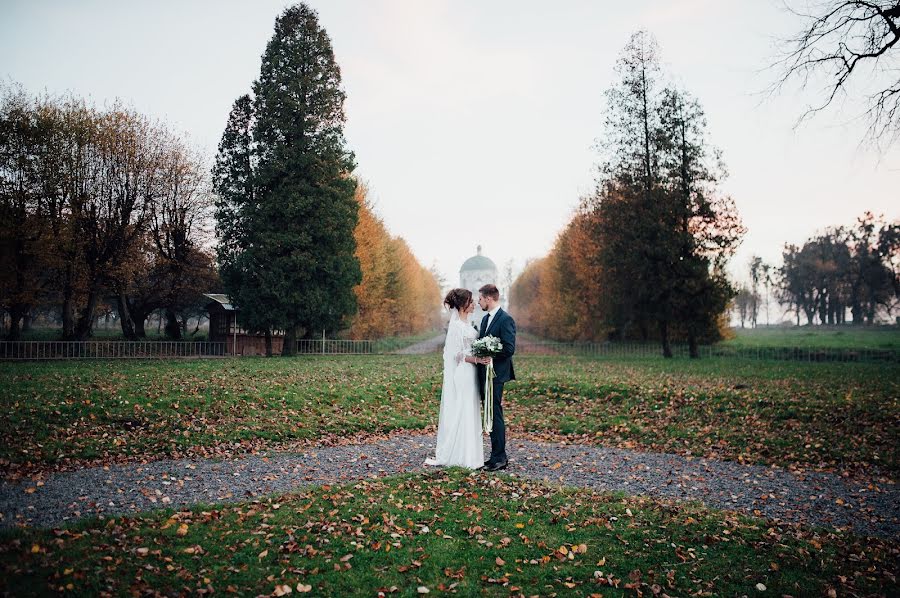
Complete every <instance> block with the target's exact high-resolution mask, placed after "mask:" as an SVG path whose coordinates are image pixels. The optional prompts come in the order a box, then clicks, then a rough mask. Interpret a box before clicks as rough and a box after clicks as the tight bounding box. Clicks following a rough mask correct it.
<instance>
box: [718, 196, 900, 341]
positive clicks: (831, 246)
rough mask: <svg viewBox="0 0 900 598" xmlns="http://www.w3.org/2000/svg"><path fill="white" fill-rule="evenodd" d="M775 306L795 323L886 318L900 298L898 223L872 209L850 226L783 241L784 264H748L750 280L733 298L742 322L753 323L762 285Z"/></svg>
mask: <svg viewBox="0 0 900 598" xmlns="http://www.w3.org/2000/svg"><path fill="white" fill-rule="evenodd" d="M770 286H772V287H773V294H774V295H775V298H776V300H777V301H778V303H779V304H781V305H782V306H784V307H785V308H786V309H787V310H788V313H793V314H794V316H795V317H796V322H797V325H798V326H799V325H800V323H801V321H802V320H805V323H806V324H807V325H813V324H844V323H846V322H847V314H848V312H849V314H850V321H851V322H852V323H853V324H857V325H858V324H869V325H871V324H874V323H875V321H876V318H877V317H878V316H879V315H884V316H887V317H890V316H891V315H892V314H893V312H894V310H895V309H896V307H897V302H898V299H900V224H898V223H896V222H893V223H891V222H887V221H886V220H885V219H884V218H883V217H876V216H875V215H874V214H872V213H871V212H866V213H865V214H863V216H861V217H860V218H859V219H858V220H857V222H856V225H855V226H853V227H842V226H840V227H832V228H829V229H826V230H825V231H824V232H823V233H821V234H819V235H816V236H814V237H812V238H810V239H808V240H807V241H806V242H805V243H803V245H802V246H798V245H791V244H789V245H786V246H785V248H784V251H783V253H782V266H781V267H780V268H777V269H776V268H774V267H772V266H771V265H769V264H765V263H764V262H762V260H760V259H759V258H756V257H755V258H753V259H751V262H750V284H749V285H744V286H743V287H742V288H741V290H740V292H739V293H738V296H737V297H736V298H735V311H736V314H737V316H738V318H739V320H740V322H741V326H743V325H744V323H745V321H749V322H750V324H751V325H752V326H755V325H756V323H757V317H758V310H759V305H760V302H761V301H760V299H761V292H760V290H761V289H760V287H762V288H763V289H764V290H765V291H766V294H767V295H768V289H769V287H770Z"/></svg>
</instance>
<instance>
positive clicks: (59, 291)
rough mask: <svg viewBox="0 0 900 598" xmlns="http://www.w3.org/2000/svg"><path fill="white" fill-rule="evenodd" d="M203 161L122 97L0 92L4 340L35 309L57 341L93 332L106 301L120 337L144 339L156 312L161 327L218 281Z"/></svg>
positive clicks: (188, 310)
mask: <svg viewBox="0 0 900 598" xmlns="http://www.w3.org/2000/svg"><path fill="white" fill-rule="evenodd" d="M206 173H207V167H206V166H205V165H204V164H203V160H202V159H201V158H200V157H199V156H198V154H197V153H196V152H194V151H193V150H192V149H191V148H190V147H189V146H188V144H187V143H186V141H185V140H184V139H183V138H182V137H180V136H178V135H176V134H174V133H172V132H171V131H169V130H168V129H166V127H164V126H163V125H161V124H159V123H156V122H154V121H152V120H151V119H149V118H147V117H145V116H142V115H140V114H137V113H136V112H134V111H133V110H130V109H128V108H126V107H124V106H122V105H120V104H116V105H113V106H112V107H110V108H107V109H102V110H101V109H98V108H96V107H94V106H91V105H89V104H88V103H86V102H85V101H83V100H81V99H78V98H75V97H65V98H56V97H50V96H43V97H31V96H29V95H28V94H26V93H25V92H24V91H22V90H21V89H19V88H17V87H5V88H3V89H2V98H0V264H2V266H0V308H2V309H3V310H4V311H5V312H6V314H7V315H8V317H9V321H10V327H9V330H8V338H10V339H13V340H15V339H18V338H19V336H20V333H21V325H22V322H23V321H27V320H28V318H30V317H31V316H33V315H34V314H35V313H37V312H40V311H47V312H52V313H55V314H58V315H59V316H60V319H61V322H62V337H63V338H64V339H68V340H72V339H76V340H84V339H86V338H88V337H90V336H91V333H92V328H93V325H94V322H95V314H96V312H97V310H98V308H99V307H100V306H103V305H109V304H111V305H114V306H115V308H116V310H117V311H118V312H119V314H120V316H121V317H120V322H121V326H122V332H123V334H124V335H125V336H126V337H127V338H129V339H136V338H141V337H143V336H144V335H145V332H144V322H145V320H146V318H147V316H148V315H149V314H150V313H151V312H153V311H155V310H162V311H163V312H164V313H165V316H166V327H165V329H166V334H167V335H168V336H169V337H170V338H175V339H177V338H181V336H182V335H183V333H184V330H185V324H186V320H187V317H188V316H190V315H194V314H195V313H196V311H197V309H198V305H202V295H201V293H202V292H204V291H205V290H206V289H209V288H210V287H214V286H216V285H217V284H218V283H217V277H216V273H215V268H214V264H213V258H212V255H211V252H210V251H208V250H207V249H205V246H204V241H205V239H206V236H205V227H204V223H205V221H206V220H207V218H208V216H209V208H210V206H211V203H212V202H211V195H210V190H209V186H208V184H207V183H208V181H207V179H208V177H207V174H206Z"/></svg>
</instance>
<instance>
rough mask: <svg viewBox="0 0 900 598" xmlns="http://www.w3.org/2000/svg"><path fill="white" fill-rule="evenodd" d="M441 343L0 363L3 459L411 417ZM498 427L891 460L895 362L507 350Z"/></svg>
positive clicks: (334, 435) (286, 434) (292, 436)
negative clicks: (512, 378)
mask: <svg viewBox="0 0 900 598" xmlns="http://www.w3.org/2000/svg"><path fill="white" fill-rule="evenodd" d="M440 367H441V366H440V360H439V358H438V357H437V356H434V355H428V356H342V357H327V358H323V357H318V356H301V357H296V358H290V359H281V358H279V359H264V358H242V359H237V360H220V359H216V360H172V361H137V362H125V361H114V362H89V361H84V362H55V363H51V362H35V363H0V389H2V390H0V409H2V413H3V415H2V417H0V467H2V468H3V469H4V470H13V472H15V471H18V472H25V473H27V472H28V471H29V470H36V469H42V468H47V467H71V466H79V465H84V464H85V463H87V462H92V463H93V462H108V461H122V460H130V461H134V460H139V459H144V458H162V457H173V456H182V455H199V456H215V455H217V454H222V453H229V452H249V451H253V450H256V449H260V448H278V447H280V446H289V445H291V443H297V442H300V443H304V442H305V443H316V444H321V443H322V442H330V441H345V440H346V439H347V438H350V437H353V436H355V435H363V436H364V435H370V434H383V433H386V432H390V431H392V430H403V429H407V430H411V429H422V428H425V427H426V426H429V425H434V424H435V423H436V421H437V414H438V407H439V398H440V384H441V372H440ZM516 370H517V374H518V376H519V380H518V381H516V382H514V383H512V384H510V385H508V386H507V391H506V394H505V398H504V401H505V402H504V406H505V412H506V416H507V421H508V425H509V434H510V435H511V436H515V435H531V436H536V437H540V438H547V439H550V440H559V439H565V440H569V441H575V442H585V443H592V444H600V445H605V446H615V447H625V448H633V449H639V450H653V451H664V452H674V453H681V454H694V455H706V456H710V457H715V458H725V459H738V460H742V461H746V462H753V463H763V464H779V465H788V466H799V467H814V468H852V467H856V466H863V467H869V466H878V467H880V468H883V469H886V470H887V471H889V472H891V473H892V475H893V472H896V470H897V468H898V467H900V455H898V451H900V449H898V446H900V439H898V430H900V368H898V367H897V366H896V365H892V364H847V363H796V362H765V361H753V360H739V359H724V358H723V359H709V360H700V361H690V360H686V359H678V360H663V359H657V358H617V359H591V358H582V357H560V356H553V357H537V356H533V357H532V356H526V357H521V358H517V359H516Z"/></svg>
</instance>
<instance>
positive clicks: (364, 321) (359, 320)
mask: <svg viewBox="0 0 900 598" xmlns="http://www.w3.org/2000/svg"><path fill="white" fill-rule="evenodd" d="M356 201H357V203H358V204H359V223H358V224H357V225H356V230H355V231H354V234H353V236H354V238H355V239H356V257H357V259H358V260H359V265H360V267H361V268H362V282H360V283H359V284H358V285H357V286H356V287H355V288H354V291H355V294H356V302H357V313H356V316H355V317H354V318H353V324H352V325H351V326H350V330H349V334H350V336H351V338H358V339H366V338H385V337H391V336H405V335H412V334H418V333H420V332H423V331H426V330H431V329H435V328H438V327H439V326H440V317H441V312H440V305H441V289H440V286H438V282H437V279H436V278H435V276H434V274H432V273H431V271H430V270H428V269H427V268H425V267H424V266H422V264H420V263H419V261H418V260H416V258H415V256H414V255H413V253H412V251H411V250H410V248H409V245H407V244H406V241H404V240H403V239H402V238H400V237H392V236H391V234H390V232H389V231H388V229H387V227H386V226H385V225H384V222H382V220H381V219H380V218H379V217H378V215H377V214H376V213H375V208H374V206H373V205H372V203H371V201H370V200H369V198H368V189H367V188H366V186H365V185H364V184H362V183H359V184H358V186H357V188H356Z"/></svg>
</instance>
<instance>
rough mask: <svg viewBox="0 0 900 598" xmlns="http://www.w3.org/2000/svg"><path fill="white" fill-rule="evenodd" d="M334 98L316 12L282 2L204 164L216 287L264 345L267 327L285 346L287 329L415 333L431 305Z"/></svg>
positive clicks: (330, 57)
mask: <svg viewBox="0 0 900 598" xmlns="http://www.w3.org/2000/svg"><path fill="white" fill-rule="evenodd" d="M345 99H346V95H345V93H344V90H343V88H342V86H341V72H340V68H339V66H338V64H337V63H336V61H335V58H334V51H333V49H332V46H331V40H330V38H329V37H328V34H327V33H326V31H325V30H324V29H323V28H322V27H321V25H320V24H319V21H318V16H317V14H316V12H315V11H314V10H312V9H310V8H309V7H308V6H306V5H305V4H298V5H295V6H292V7H289V8H287V9H285V10H284V12H282V13H281V15H280V16H279V17H278V19H277V20H276V22H275V33H274V35H273V36H272V38H271V39H270V40H269V43H268V44H267V46H266V49H265V52H264V53H263V57H262V65H261V68H260V74H259V77H258V78H257V79H256V80H255V81H254V82H253V85H252V90H251V92H250V93H248V94H245V95H242V96H241V97H239V98H237V100H236V101H235V102H234V105H233V107H232V110H231V113H230V115H229V118H228V123H227V125H226V127H225V131H224V133H223V135H222V139H221V142H220V144H219V151H218V155H217V156H216V164H215V168H214V187H215V191H216V195H217V197H216V232H217V235H218V238H219V244H218V246H217V262H218V264H219V271H220V273H221V276H222V282H223V286H224V288H225V292H226V293H227V294H228V296H229V297H230V298H231V299H232V300H233V302H234V303H235V304H236V305H237V306H238V307H239V309H240V322H241V326H242V327H244V328H247V329H249V330H251V331H254V332H257V333H260V334H264V335H265V337H266V354H267V355H271V354H272V343H271V338H272V334H273V332H274V331H276V330H283V331H285V340H284V344H283V346H284V349H283V352H282V354H285V355H290V354H291V353H293V352H294V350H295V347H296V343H295V339H296V338H299V337H310V336H317V335H318V334H321V333H322V332H323V331H325V332H330V333H335V332H339V331H342V330H346V329H348V328H349V329H350V331H351V333H352V334H354V335H355V336H369V335H382V334H395V333H408V332H417V331H420V330H421V329H422V328H423V327H425V326H430V325H431V323H432V319H431V318H432V314H433V312H434V310H435V309H436V308H437V307H438V306H439V304H440V293H439V292H438V293H435V292H434V289H435V287H436V283H435V282H434V281H433V280H429V279H428V277H429V276H430V274H429V275H426V273H425V271H424V270H423V269H422V268H421V267H420V266H419V265H418V264H417V263H416V261H415V259H414V258H413V256H412V254H411V253H410V252H409V248H408V247H407V246H406V244H405V243H403V242H401V241H399V240H394V239H391V238H390V236H389V235H388V233H387V231H386V230H385V229H384V226H383V225H382V224H381V222H380V221H379V220H378V219H377V218H375V216H374V214H373V213H372V211H371V210H370V208H369V206H368V205H367V204H366V202H365V192H364V190H360V189H359V188H358V183H357V180H356V179H355V178H354V177H353V176H352V172H353V170H354V168H355V166H356V164H355V161H354V156H353V153H352V152H351V151H350V150H349V149H348V148H347V146H346V141H345V139H344V123H345V120H346V117H345V114H344V100H345ZM429 302H430V305H429ZM357 313H358V314H359V315H358V316H357Z"/></svg>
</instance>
